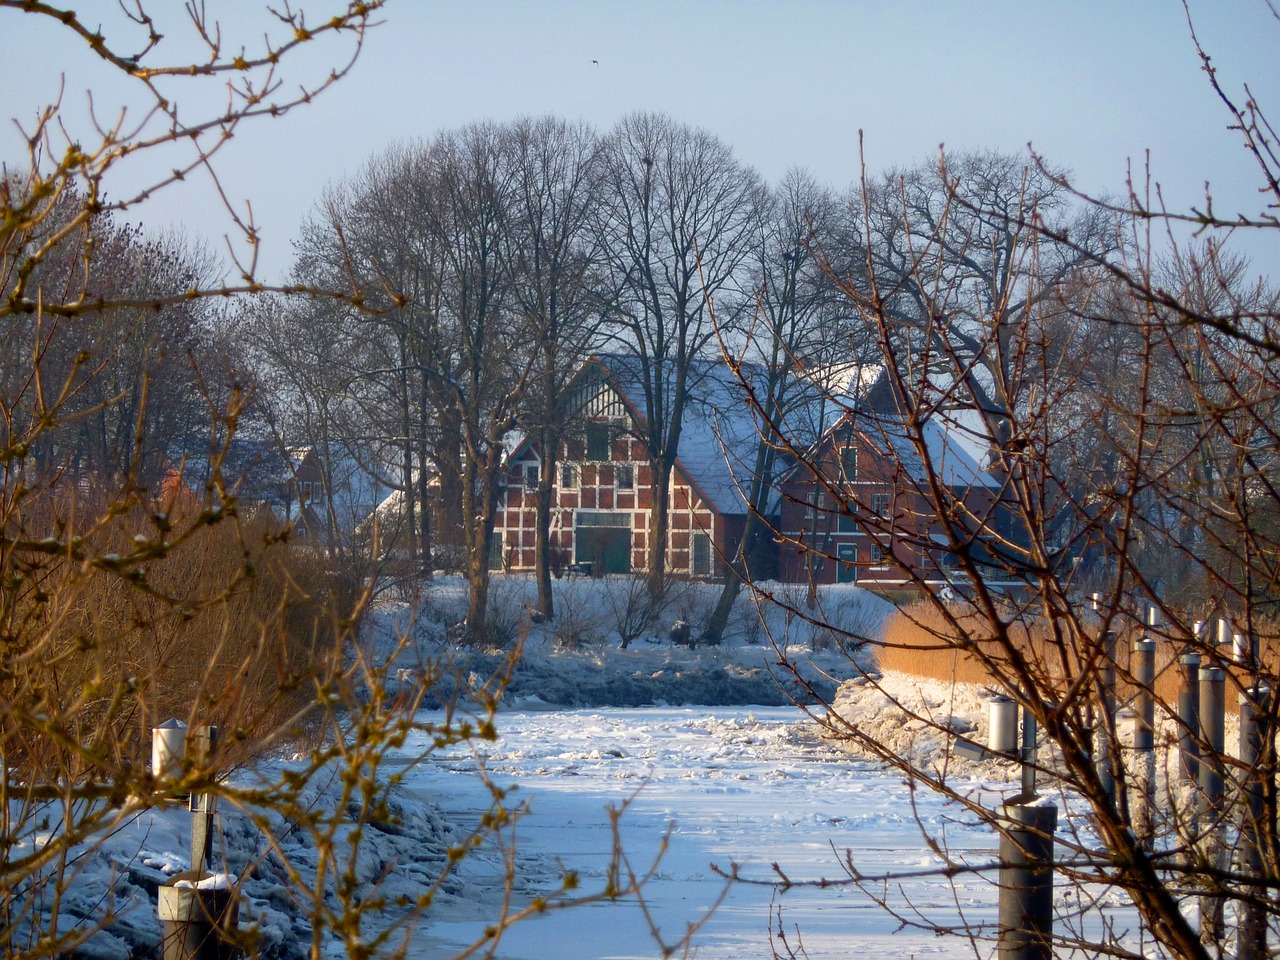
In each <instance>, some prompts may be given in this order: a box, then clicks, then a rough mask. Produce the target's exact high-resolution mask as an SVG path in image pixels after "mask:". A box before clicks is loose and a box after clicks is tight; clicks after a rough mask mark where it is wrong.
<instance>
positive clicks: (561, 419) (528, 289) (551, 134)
mask: <svg viewBox="0 0 1280 960" xmlns="http://www.w3.org/2000/svg"><path fill="white" fill-rule="evenodd" d="M510 136H511V139H512V147H511V149H512V163H513V164H514V168H515V185H514V190H515V194H516V198H515V199H516V202H515V203H514V204H513V208H512V214H511V223H510V230H509V231H508V236H507V241H506V242H507V244H508V246H507V254H506V257H507V259H508V261H509V270H510V273H511V290H512V294H511V295H512V302H513V305H514V309H516V310H518V311H519V312H520V314H521V315H522V316H523V317H524V318H525V322H526V323H527V324H528V325H529V328H530V334H531V336H532V338H533V342H534V349H535V350H536V361H535V367H534V371H533V376H532V378H531V380H530V385H529V387H530V388H529V392H528V395H527V397H526V399H525V402H524V404H523V408H522V412H521V415H520V422H521V425H522V426H523V427H524V428H525V429H526V431H527V432H528V434H529V436H530V437H531V438H533V439H534V441H535V442H536V444H537V448H538V450H539V451H540V455H541V458H542V472H541V474H540V475H539V478H538V486H537V503H536V511H537V517H536V534H535V536H536V539H537V543H536V552H535V561H534V562H535V571H534V576H535V579H536V580H537V582H538V609H539V611H540V612H541V613H542V614H543V616H545V617H547V618H548V619H550V618H551V617H553V616H554V613H555V611H554V609H553V606H552V591H551V566H552V562H551V560H552V558H551V545H550V541H551V537H550V528H551V513H552V510H551V507H552V497H553V494H554V491H555V487H556V484H557V482H558V477H557V475H556V467H557V464H558V462H559V456H560V446H561V443H562V442H563V440H564V438H565V432H566V429H567V427H568V422H567V414H566V405H567V401H568V395H567V394H568V387H569V384H570V382H571V381H572V380H573V378H574V376H575V375H576V374H577V371H578V368H579V367H580V366H581V364H582V361H583V360H585V359H586V357H587V356H588V354H589V353H590V350H591V348H592V346H593V345H594V344H595V343H596V341H597V335H598V331H599V327H600V320H601V317H602V316H603V314H604V311H603V310H602V299H601V290H600V283H601V277H600V271H601V266H602V253H601V250H600V247H599V235H598V234H597V233H596V232H594V231H593V230H592V229H591V226H592V219H591V218H592V217H593V216H594V215H595V212H596V211H595V204H596V202H597V198H598V192H599V140H598V139H597V137H596V135H595V132H594V131H592V130H591V129H589V128H587V127H584V126H581V125H572V124H568V123H565V122H564V121H561V120H556V119H554V118H550V117H544V118H542V119H539V120H522V121H517V122H516V123H515V124H514V125H513V126H512V128H511V132H510Z"/></svg>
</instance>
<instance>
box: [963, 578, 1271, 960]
mask: <svg viewBox="0 0 1280 960" xmlns="http://www.w3.org/2000/svg"><path fill="white" fill-rule="evenodd" d="M1094 609H1095V611H1096V610H1097V609H1098V603H1097V596H1096V595H1095V603H1094ZM1147 626H1148V627H1149V628H1151V629H1152V630H1154V629H1155V628H1158V627H1159V615H1158V610H1156V608H1154V607H1151V608H1149V611H1148V615H1147ZM1204 627H1205V625H1204V624H1202V623H1197V624H1196V625H1195V629H1194V633H1195V635H1196V637H1197V638H1199V637H1200V636H1202V635H1203V630H1204ZM1217 632H1218V637H1217V639H1218V645H1220V646H1225V645H1226V644H1227V643H1230V644H1231V648H1232V656H1231V659H1232V661H1233V662H1234V663H1236V664H1239V665H1241V666H1245V667H1249V668H1254V667H1255V666H1256V664H1257V662H1258V659H1257V658H1258V646H1257V639H1256V638H1249V637H1245V636H1242V635H1241V634H1238V633H1235V634H1233V633H1232V631H1231V626H1230V623H1229V622H1228V621H1227V620H1225V619H1221V620H1219V621H1218V627H1217ZM1103 645H1104V649H1103V658H1104V660H1103V666H1102V677H1101V680H1102V698H1101V699H1102V703H1101V705H1100V712H1101V716H1100V718H1099V723H1098V731H1097V739H1096V741H1095V759H1096V762H1097V765H1098V777H1099V784H1100V786H1101V787H1102V789H1103V791H1104V792H1106V793H1107V794H1108V796H1110V797H1111V798H1112V800H1114V799H1115V784H1116V781H1115V765H1114V759H1113V757H1112V744H1114V743H1116V742H1117V739H1116V736H1115V733H1116V730H1115V723H1116V667H1115V665H1116V638H1115V634H1114V633H1112V632H1110V631H1108V632H1107V633H1106V634H1105V635H1104V637H1103ZM1155 654H1156V641H1155V640H1154V639H1152V638H1151V637H1150V636H1146V637H1143V638H1141V639H1139V640H1137V641H1136V642H1135V643H1134V647H1133V658H1132V662H1131V672H1132V675H1133V679H1134V683H1135V687H1136V693H1135V696H1134V701H1133V713H1134V721H1135V723H1134V736H1133V751H1134V758H1135V764H1134V770H1133V782H1134V790H1135V793H1136V796H1135V801H1136V802H1135V803H1134V805H1133V810H1134V814H1135V816H1134V820H1135V822H1134V824H1133V827H1134V830H1135V833H1136V835H1137V836H1138V837H1139V838H1140V839H1142V840H1143V841H1144V842H1145V843H1147V844H1148V845H1149V844H1151V843H1152V841H1153V837H1154V826H1155V825H1154V823H1153V810H1154V806H1155V797H1154V793H1155V781H1156V777H1155V772H1156V768H1155V696H1154V689H1155ZM1178 667H1179V677H1180V684H1179V691H1178V704H1177V720H1178V756H1179V764H1178V771H1179V779H1180V780H1181V781H1182V783H1183V784H1189V785H1190V786H1191V787H1192V788H1193V789H1194V791H1195V798H1196V802H1195V804H1194V807H1193V809H1192V810H1191V811H1190V814H1191V815H1192V816H1194V818H1195V819H1194V820H1193V821H1192V823H1191V824H1190V827H1191V829H1190V831H1189V835H1190V836H1191V837H1193V838H1194V839H1195V841H1196V842H1195V848H1194V851H1193V855H1198V856H1200V857H1201V858H1202V859H1203V862H1205V863H1206V864H1207V865H1208V866H1209V867H1210V869H1211V870H1215V871H1218V872H1220V873H1221V872H1223V871H1225V870H1226V868H1227V866H1228V864H1227V856H1226V853H1227V851H1226V844H1225V843H1224V840H1223V834H1224V830H1225V826H1226V824H1225V823H1224V817H1225V814H1226V805H1225V803H1224V796H1225V763H1224V761H1223V758H1224V756H1225V749H1226V742H1225V741H1226V718H1225V713H1226V711H1225V706H1226V703H1225V687H1226V672H1225V671H1224V670H1223V668H1222V667H1221V666H1218V665H1216V664H1213V663H1205V662H1203V658H1202V657H1201V655H1200V654H1199V653H1197V652H1193V651H1187V652H1185V653H1184V654H1182V655H1181V656H1180V657H1179V659H1178ZM1269 697H1270V690H1269V689H1268V688H1267V687H1265V686H1260V685H1259V686H1254V687H1251V688H1249V689H1248V690H1247V691H1246V692H1245V693H1242V694H1241V695H1240V761H1241V767H1242V769H1243V770H1245V771H1247V772H1246V775H1245V779H1244V782H1243V783H1242V787H1241V803H1240V824H1239V827H1240V844H1239V849H1240V853H1239V867H1240V869H1241V872H1242V873H1243V875H1244V876H1245V877H1255V878H1259V883H1261V879H1260V878H1261V870H1262V846H1261V844H1262V836H1261V828H1260V824H1261V822H1262V816H1263V796H1264V791H1263V778H1262V776H1261V775H1260V773H1259V772H1258V770H1257V766H1258V762H1259V758H1260V757H1262V756H1264V750H1263V747H1264V743H1265V739H1266V737H1267V736H1269V735H1270V730H1269V729H1268V725H1267V722H1266V717H1267V715H1268V701H1269ZM1017 715H1018V711H1017V706H1016V704H1015V703H1014V702H1013V701H1012V700H1009V699H1007V698H997V700H995V701H993V702H992V704H991V716H990V724H989V738H988V748H989V750H991V751H992V752H996V753H1002V754H1005V755H1009V754H1011V753H1013V751H1014V749H1015V743H1014V740H1015V737H1016V733H1015V730H1016V725H1017V720H1016V718H1017ZM1021 733H1022V744H1021V750H1020V758H1021V761H1022V792H1021V793H1020V794H1019V795H1018V796H1016V797H1013V798H1011V799H1010V800H1008V801H1006V803H1005V804H1004V807H1003V813H1004V820H1005V829H1004V830H1003V831H1002V836H1001V841H1000V864H1001V867H1000V907H999V948H998V956H999V960H1050V958H1051V957H1052V949H1051V947H1052V936H1053V834H1054V831H1055V829H1056V827H1057V807H1056V806H1055V805H1054V804H1052V803H1050V802H1044V801H1042V800H1040V799H1038V798H1037V796H1036V792H1035V739H1036V729H1035V719H1034V718H1033V717H1031V716H1030V714H1029V713H1028V712H1027V711H1023V725H1022V731H1021ZM1201 744H1203V745H1204V746H1205V748H1206V750H1205V752H1204V753H1203V754H1202V752H1201V750H1200V746H1201ZM1264 895H1265V890H1264V889H1262V888H1261V887H1260V886H1259V887H1258V889H1254V890H1252V891H1250V892H1249V893H1248V895H1247V896H1246V897H1245V898H1244V900H1243V901H1242V903H1241V904H1240V908H1239V915H1238V916H1239V924H1238V932H1237V951H1236V958H1237V960H1261V958H1263V957H1265V956H1267V941H1266V938H1267V923H1266V913H1265V908H1264ZM1223 914H1224V898H1223V897H1222V896H1221V895H1215V894H1214V893H1213V892H1212V891H1209V890H1206V892H1205V894H1204V895H1203V896H1202V897H1201V898H1200V930H1201V938H1202V939H1203V940H1204V941H1205V942H1206V943H1212V944H1220V943H1221V942H1222V939H1223V935H1224V926H1225V925H1224V915H1223Z"/></svg>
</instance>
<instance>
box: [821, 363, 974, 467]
mask: <svg viewBox="0 0 1280 960" xmlns="http://www.w3.org/2000/svg"><path fill="white" fill-rule="evenodd" d="M893 394H894V391H893V389H892V387H891V385H890V383H889V380H888V378H887V377H886V376H885V375H884V372H883V370H882V371H881V372H880V374H879V376H878V377H877V378H876V380H875V382H874V383H873V384H871V386H870V387H869V388H867V389H866V391H865V392H864V393H863V394H862V395H861V396H859V397H856V398H850V402H849V405H848V410H847V413H846V414H845V416H844V418H842V419H843V421H844V423H845V424H847V425H848V426H850V427H852V428H853V429H856V430H861V431H862V432H863V433H865V434H866V435H867V436H869V437H870V438H871V439H872V440H873V441H876V442H878V443H879V444H880V445H881V446H883V447H884V448H885V449H886V450H887V451H888V452H890V453H891V454H892V455H893V457H894V459H895V460H896V461H897V462H898V463H899V464H900V465H901V466H902V468H903V470H904V471H905V472H906V474H907V476H909V477H911V478H912V480H914V481H915V482H917V483H923V482H924V481H925V480H926V479H927V476H926V475H927V474H928V473H933V474H934V475H935V476H937V477H938V478H939V479H940V480H941V481H942V482H943V483H944V484H946V485H947V486H949V487H996V486H998V485H999V484H998V481H997V480H996V478H995V477H994V476H992V475H991V474H990V473H989V472H988V471H987V470H986V469H984V468H983V466H982V465H981V464H980V463H979V462H978V460H977V458H976V457H975V456H974V455H973V453H972V452H971V448H973V447H976V446H977V445H978V442H979V441H978V438H977V433H976V430H975V427H974V426H973V425H972V424H971V423H970V422H969V420H971V419H972V418H968V419H964V418H962V417H961V416H957V415H953V414H949V415H938V416H934V417H931V418H929V419H928V420H926V421H925V422H924V423H922V424H921V425H920V426H919V427H917V428H914V429H913V428H912V427H911V426H910V425H909V424H908V421H907V417H906V416H905V415H904V413H903V411H902V410H901V408H900V406H899V405H898V404H897V403H896V402H895V401H894V398H893ZM977 429H981V425H980V424H979V425H978V428H977ZM917 438H918V440H919V441H920V442H919V444H917V442H916V440H917ZM921 446H923V448H924V449H923V451H921V449H920V447H921ZM926 458H927V467H926Z"/></svg>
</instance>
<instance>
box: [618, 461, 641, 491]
mask: <svg viewBox="0 0 1280 960" xmlns="http://www.w3.org/2000/svg"><path fill="white" fill-rule="evenodd" d="M613 485H614V486H615V487H617V488H618V489H619V490H634V489H635V488H636V468H635V467H633V466H632V465H631V464H629V463H620V464H618V465H617V466H616V467H614V468H613Z"/></svg>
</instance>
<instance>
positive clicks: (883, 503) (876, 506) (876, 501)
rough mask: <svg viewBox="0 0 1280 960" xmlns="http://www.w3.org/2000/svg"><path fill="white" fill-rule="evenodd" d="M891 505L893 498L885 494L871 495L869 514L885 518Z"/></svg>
mask: <svg viewBox="0 0 1280 960" xmlns="http://www.w3.org/2000/svg"><path fill="white" fill-rule="evenodd" d="M892 504H893V497H891V496H890V495H889V494H887V493H873V494H872V495H871V512H872V514H874V515H875V516H877V517H887V516H889V514H890V509H891V506H892Z"/></svg>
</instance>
